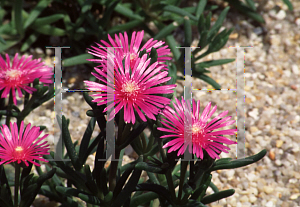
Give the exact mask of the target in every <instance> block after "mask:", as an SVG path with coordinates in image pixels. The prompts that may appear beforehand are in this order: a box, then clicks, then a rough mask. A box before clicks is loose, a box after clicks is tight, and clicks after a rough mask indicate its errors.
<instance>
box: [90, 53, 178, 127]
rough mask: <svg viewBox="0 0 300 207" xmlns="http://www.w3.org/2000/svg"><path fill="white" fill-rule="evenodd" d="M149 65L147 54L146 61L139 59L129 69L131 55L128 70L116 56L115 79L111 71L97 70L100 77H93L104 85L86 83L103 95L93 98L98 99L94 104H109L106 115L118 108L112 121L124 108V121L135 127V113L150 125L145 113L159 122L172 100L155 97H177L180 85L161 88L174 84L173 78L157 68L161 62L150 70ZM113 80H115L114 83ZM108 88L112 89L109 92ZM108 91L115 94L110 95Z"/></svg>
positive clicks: (111, 115)
mask: <svg viewBox="0 0 300 207" xmlns="http://www.w3.org/2000/svg"><path fill="white" fill-rule="evenodd" d="M111 62H112V60H111ZM149 63H150V59H148V60H147V55H146V54H145V55H143V56H142V58H137V59H136V63H135V65H134V67H133V69H131V68H130V67H129V66H130V55H127V56H126V57H125V68H124V67H123V63H122V58H121V57H120V56H116V61H115V64H116V65H115V67H114V75H113V74H107V69H105V70H100V69H98V68H95V70H96V71H97V72H98V73H99V74H100V75H99V74H97V73H92V74H93V75H94V76H95V77H96V78H97V79H99V80H100V81H101V83H100V84H99V83H95V82H91V81H84V82H85V83H86V85H87V87H88V89H89V90H92V91H100V92H101V93H100V94H93V95H92V96H96V97H97V98H96V99H95V100H93V101H94V102H98V104H97V105H103V104H106V103H108V107H106V108H105V109H104V111H103V112H106V111H107V110H108V109H111V108H112V107H115V110H114V113H113V112H112V113H111V114H110V116H109V120H111V119H112V118H113V117H114V115H115V114H117V113H118V112H119V111H120V110H121V109H122V108H124V120H125V121H126V122H128V123H129V122H132V123H133V124H134V123H135V111H136V112H137V114H138V115H139V117H140V118H141V119H142V120H143V121H147V120H146V118H145V116H144V114H143V112H144V113H145V114H146V115H147V116H148V117H149V118H150V119H153V120H155V116H154V115H157V114H158V113H159V111H160V109H161V108H163V107H164V106H165V105H168V104H169V103H170V99H168V98H165V97H163V96H159V95H155V94H169V93H173V92H174V91H173V90H172V89H174V88H175V87H176V85H160V84H162V83H165V82H167V81H168V80H170V79H171V77H167V75H168V72H167V71H164V72H161V69H162V68H163V66H157V65H158V63H157V62H155V63H153V64H152V65H151V66H149ZM111 73H112V72H111ZM113 76H115V77H114V79H113ZM107 80H109V81H107ZM113 83H114V84H115V88H114V87H113ZM107 85H108V86H109V88H107ZM108 90H109V91H111V92H108ZM111 93H112V94H111Z"/></svg>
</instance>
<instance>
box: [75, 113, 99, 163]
mask: <svg viewBox="0 0 300 207" xmlns="http://www.w3.org/2000/svg"><path fill="white" fill-rule="evenodd" d="M95 125H96V118H94V117H93V118H91V120H90V122H89V124H88V126H87V128H86V130H85V132H84V135H83V137H82V140H81V143H80V148H79V155H78V161H79V163H80V165H83V164H84V163H85V160H84V159H85V153H86V151H87V149H88V146H89V143H90V140H91V137H92V133H93V131H94V128H95Z"/></svg>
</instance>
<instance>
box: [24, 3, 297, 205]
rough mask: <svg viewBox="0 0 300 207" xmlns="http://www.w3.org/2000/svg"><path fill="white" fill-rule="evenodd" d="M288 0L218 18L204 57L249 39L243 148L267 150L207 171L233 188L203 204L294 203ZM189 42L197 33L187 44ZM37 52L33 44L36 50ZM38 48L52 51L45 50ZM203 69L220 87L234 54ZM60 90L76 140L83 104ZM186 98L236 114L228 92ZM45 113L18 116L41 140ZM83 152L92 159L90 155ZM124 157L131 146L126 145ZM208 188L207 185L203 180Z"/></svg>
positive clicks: (292, 28) (227, 84)
mask: <svg viewBox="0 0 300 207" xmlns="http://www.w3.org/2000/svg"><path fill="white" fill-rule="evenodd" d="M291 2H292V3H293V6H294V11H293V12H291V11H289V10H288V9H287V6H286V5H284V4H283V2H282V1H280V0H275V1H271V0H265V1H259V2H258V3H257V5H258V10H259V11H260V12H261V14H262V15H263V17H264V19H265V21H266V24H263V25H260V26H259V25H257V24H254V23H253V21H252V20H249V19H247V20H246V18H245V17H244V16H241V15H240V14H236V13H234V12H230V13H229V14H228V19H229V21H226V22H225V25H224V26H225V28H231V27H234V28H235V30H234V31H233V33H232V35H231V36H230V40H229V41H228V43H227V45H226V46H225V47H224V48H223V49H222V50H220V51H219V52H216V53H213V54H210V55H209V56H208V57H206V58H205V59H204V60H212V59H219V58H235V57H236V49H234V48H228V47H229V46H253V48H248V49H246V53H245V80H246V84H245V93H246V97H245V103H246V104H245V106H246V108H245V112H246V123H245V129H246V143H245V154H246V156H251V155H253V154H254V153H258V152H260V151H261V150H262V149H267V151H268V153H267V155H266V156H265V157H264V158H263V159H262V160H261V161H259V162H257V163H255V164H252V165H249V166H246V167H243V168H239V169H235V170H218V171H216V172H213V173H212V174H213V177H212V181H213V182H214V183H215V185H216V186H217V187H218V188H219V189H220V190H225V189H231V188H232V189H235V194H234V195H233V196H231V197H229V198H226V199H222V200H220V201H219V202H215V203H213V204H211V205H209V206H213V207H223V206H224V207H225V206H226V207H231V206H237V207H246V206H266V207H275V206H276V207H277V206H278V207H279V206H282V207H294V206H300V191H299V184H300V173H299V170H300V168H299V163H298V160H300V105H299V103H300V96H299V94H300V93H299V91H300V84H299V73H300V72H299V65H300V46H299V45H300V2H299V1H296V0H293V1H291ZM215 19H216V18H215ZM252 23H253V24H252ZM254 25H255V26H254ZM196 43H197V40H195V41H194V43H193V44H196ZM39 52H40V51H39V50H37V51H36V53H37V54H36V55H39ZM46 53H47V55H48V56H51V57H52V56H53V53H51V51H49V50H47V51H46ZM52 60H53V58H50V57H47V58H46V59H45V61H46V62H48V63H49V64H50V65H51V64H52V62H53V61H52ZM81 69H82V70H86V69H83V68H82V66H78V68H76V70H77V71H81ZM209 70H210V71H211V73H209V74H208V75H209V76H211V77H212V78H213V79H215V80H216V81H217V82H218V83H219V84H220V85H221V86H222V88H224V89H228V88H231V89H234V88H235V87H236V65H235V62H233V63H230V64H226V65H223V66H215V67H211V68H209ZM69 74H70V73H69ZM79 74H80V75H79ZM66 75H67V73H66ZM71 78H72V80H70V79H71ZM63 79H66V81H67V82H66V83H65V84H74V83H75V82H78V81H80V80H81V79H83V78H82V74H81V73H76V72H74V73H71V75H68V77H67V76H66V77H64V78H63ZM193 80H194V81H193V88H194V89H204V88H212V86H209V85H208V84H206V83H205V82H203V81H200V80H199V79H193ZM181 92H183V83H182V81H181V82H180V81H179V82H178V87H177V93H181ZM66 96H67V97H66V98H64V101H63V113H64V114H65V115H66V116H67V117H68V118H70V119H71V123H70V132H71V136H72V138H73V139H74V140H78V141H79V142H80V138H81V137H82V135H83V133H84V130H85V127H86V125H87V123H88V119H87V118H86V115H85V112H86V111H87V110H89V109H90V107H89V106H88V105H87V104H86V103H85V102H84V100H83V97H82V94H81V93H68V94H66ZM193 98H195V99H196V100H201V103H202V110H203V108H204V106H205V105H206V104H207V103H208V102H209V101H212V104H213V105H215V104H217V106H218V109H217V111H216V113H215V114H218V113H220V112H222V111H224V110H228V111H229V112H228V113H229V115H232V116H233V117H235V116H236V94H235V93H234V92H228V91H226V92H225V91H212V92H210V93H208V92H204V91H194V92H193ZM79 109H80V110H79ZM53 118H54V112H53V101H50V102H48V103H46V104H44V105H43V106H42V107H40V108H39V109H36V110H35V111H34V112H33V113H31V114H30V115H29V116H28V117H27V118H26V119H25V123H29V122H31V123H33V124H35V125H46V126H47V130H45V133H49V134H50V139H49V141H50V142H51V140H52V143H53V136H55V134H56V133H58V131H55V127H53V121H52V120H53ZM95 131H96V132H94V133H95V134H94V135H96V134H97V132H98V131H99V129H98V128H97V127H96V129H95ZM232 139H233V138H232ZM129 152H130V149H129ZM221 157H232V158H235V157H236V146H231V150H230V153H229V154H225V153H223V154H221ZM88 159H89V164H90V165H91V167H92V163H93V159H94V158H93V156H90V157H89V158H88ZM124 160H125V161H124V162H130V161H132V160H133V156H132V153H131V154H129V153H128V156H127V155H126V156H125V159H124ZM208 193H213V191H212V190H211V189H210V188H209V189H208ZM36 206H38V205H36Z"/></svg>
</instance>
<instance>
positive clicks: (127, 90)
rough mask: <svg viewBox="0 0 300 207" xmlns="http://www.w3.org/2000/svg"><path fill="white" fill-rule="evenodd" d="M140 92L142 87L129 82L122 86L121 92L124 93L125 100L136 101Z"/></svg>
mask: <svg viewBox="0 0 300 207" xmlns="http://www.w3.org/2000/svg"><path fill="white" fill-rule="evenodd" d="M139 90H140V87H139V86H138V84H137V83H136V82H135V81H131V80H130V81H128V82H127V83H124V84H123V85H122V89H121V91H122V92H123V95H124V98H125V99H127V100H128V99H132V100H135V99H136V97H137V95H138V92H139Z"/></svg>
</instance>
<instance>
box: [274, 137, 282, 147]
mask: <svg viewBox="0 0 300 207" xmlns="http://www.w3.org/2000/svg"><path fill="white" fill-rule="evenodd" d="M282 145H283V140H281V139H280V140H277V141H276V147H277V148H280V147H281V146H282Z"/></svg>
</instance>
